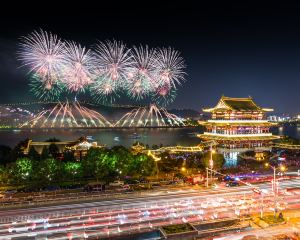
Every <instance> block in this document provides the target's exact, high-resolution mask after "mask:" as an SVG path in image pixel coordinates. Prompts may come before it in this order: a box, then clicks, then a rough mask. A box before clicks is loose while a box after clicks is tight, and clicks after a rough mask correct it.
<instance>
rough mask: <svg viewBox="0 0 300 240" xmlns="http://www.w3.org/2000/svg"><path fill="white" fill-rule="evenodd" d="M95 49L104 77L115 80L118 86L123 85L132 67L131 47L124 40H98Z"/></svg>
mask: <svg viewBox="0 0 300 240" xmlns="http://www.w3.org/2000/svg"><path fill="white" fill-rule="evenodd" d="M94 50H95V56H96V58H97V66H98V67H99V68H100V69H101V70H102V71H101V75H102V76H101V77H102V79H107V80H109V81H110V80H111V81H115V82H116V85H117V86H118V87H123V84H124V82H125V81H126V80H127V76H128V73H129V72H130V70H131V69H132V63H133V61H132V56H131V55H130V49H127V48H126V45H125V44H123V43H122V42H118V41H106V42H98V43H97V44H96V46H95V49H94Z"/></svg>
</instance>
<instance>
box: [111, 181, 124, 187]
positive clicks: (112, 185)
mask: <svg viewBox="0 0 300 240" xmlns="http://www.w3.org/2000/svg"><path fill="white" fill-rule="evenodd" d="M123 185H124V181H120V180H116V181H113V182H111V183H109V186H111V187H120V186H123Z"/></svg>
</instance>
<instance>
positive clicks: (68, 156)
mask: <svg viewBox="0 0 300 240" xmlns="http://www.w3.org/2000/svg"><path fill="white" fill-rule="evenodd" d="M63 160H64V161H66V162H74V161H75V157H74V152H73V151H72V150H67V151H64V153H63Z"/></svg>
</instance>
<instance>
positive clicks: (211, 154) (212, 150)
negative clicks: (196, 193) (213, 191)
mask: <svg viewBox="0 0 300 240" xmlns="http://www.w3.org/2000/svg"><path fill="white" fill-rule="evenodd" d="M209 151H210V158H209V167H210V168H206V187H208V171H209V170H210V184H212V169H213V167H214V161H213V153H215V150H214V149H213V148H212V144H211V145H210V148H209Z"/></svg>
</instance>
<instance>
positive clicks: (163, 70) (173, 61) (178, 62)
mask: <svg viewBox="0 0 300 240" xmlns="http://www.w3.org/2000/svg"><path fill="white" fill-rule="evenodd" d="M155 59H156V64H157V77H158V79H159V85H163V86H164V85H166V84H167V85H170V86H172V87H174V88H176V84H178V85H181V82H182V81H184V75H185V72H184V68H185V64H184V60H183V58H182V57H181V56H180V53H179V52H178V51H176V50H174V49H172V48H170V47H169V48H162V49H158V50H157V51H156V54H155Z"/></svg>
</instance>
